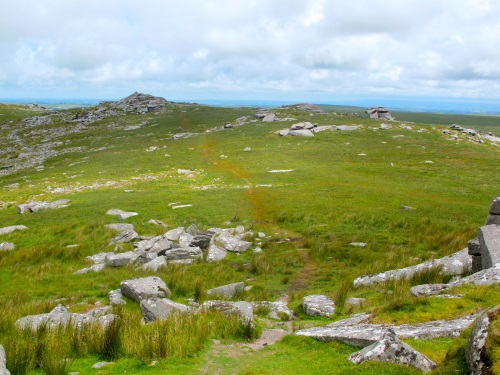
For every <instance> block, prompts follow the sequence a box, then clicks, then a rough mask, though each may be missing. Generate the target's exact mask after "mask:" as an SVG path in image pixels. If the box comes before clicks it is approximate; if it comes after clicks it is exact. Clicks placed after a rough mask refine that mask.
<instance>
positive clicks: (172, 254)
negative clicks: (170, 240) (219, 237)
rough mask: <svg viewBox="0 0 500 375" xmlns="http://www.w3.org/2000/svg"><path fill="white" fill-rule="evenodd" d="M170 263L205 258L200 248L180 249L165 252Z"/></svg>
mask: <svg viewBox="0 0 500 375" xmlns="http://www.w3.org/2000/svg"><path fill="white" fill-rule="evenodd" d="M165 257H166V258H167V260H168V262H171V261H177V260H191V261H192V260H194V259H199V258H203V252H202V251H201V249H200V248H199V247H178V248H173V249H169V250H167V251H166V252H165Z"/></svg>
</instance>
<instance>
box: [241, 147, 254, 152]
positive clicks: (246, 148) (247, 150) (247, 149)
mask: <svg viewBox="0 0 500 375" xmlns="http://www.w3.org/2000/svg"><path fill="white" fill-rule="evenodd" d="M243 151H244V152H250V151H252V149H251V148H250V147H245V149H244V150H243Z"/></svg>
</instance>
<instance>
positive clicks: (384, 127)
mask: <svg viewBox="0 0 500 375" xmlns="http://www.w3.org/2000/svg"><path fill="white" fill-rule="evenodd" d="M379 129H380V130H389V129H392V126H391V125H389V124H384V123H382V124H380V126H379Z"/></svg>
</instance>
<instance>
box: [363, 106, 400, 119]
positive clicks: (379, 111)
mask: <svg viewBox="0 0 500 375" xmlns="http://www.w3.org/2000/svg"><path fill="white" fill-rule="evenodd" d="M366 113H368V116H370V118H375V119H383V120H395V118H394V116H392V115H391V112H389V110H388V109H386V108H384V107H372V108H368V109H367V110H366Z"/></svg>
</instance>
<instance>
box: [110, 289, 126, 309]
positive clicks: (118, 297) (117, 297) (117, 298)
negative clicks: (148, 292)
mask: <svg viewBox="0 0 500 375" xmlns="http://www.w3.org/2000/svg"><path fill="white" fill-rule="evenodd" d="M108 299H109V304H110V305H113V306H114V305H125V304H127V302H126V301H125V300H124V299H123V295H122V291H121V290H120V289H116V290H112V291H110V292H109V293H108Z"/></svg>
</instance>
